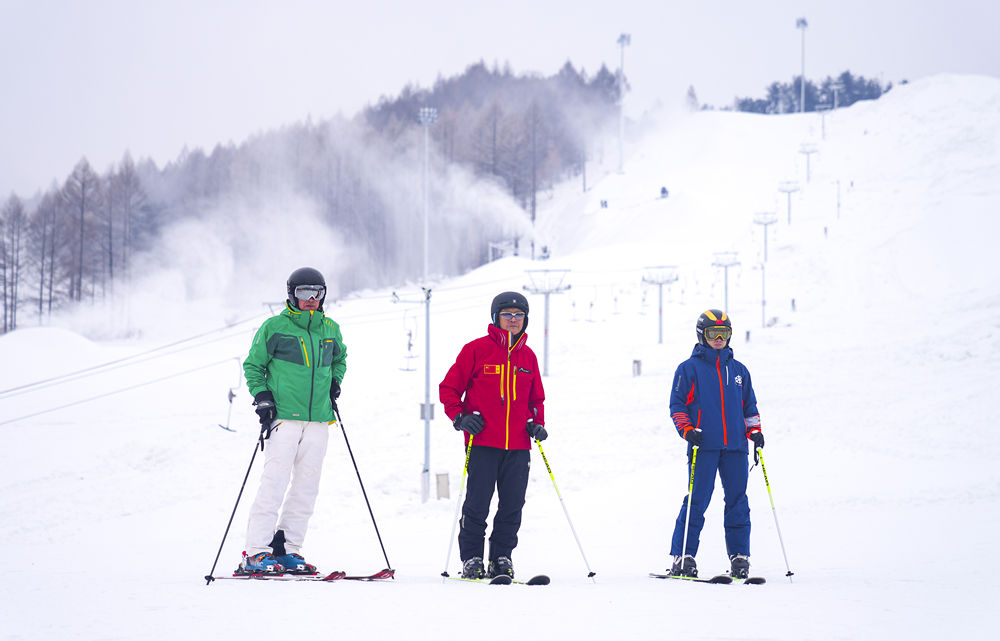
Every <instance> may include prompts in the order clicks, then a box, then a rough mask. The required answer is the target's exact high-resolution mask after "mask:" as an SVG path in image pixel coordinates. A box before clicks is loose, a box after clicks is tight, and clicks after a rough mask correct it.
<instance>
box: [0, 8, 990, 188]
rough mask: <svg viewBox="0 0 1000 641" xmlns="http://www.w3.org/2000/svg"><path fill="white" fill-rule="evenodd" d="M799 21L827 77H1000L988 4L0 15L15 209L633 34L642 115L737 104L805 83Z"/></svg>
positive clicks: (637, 107)
mask: <svg viewBox="0 0 1000 641" xmlns="http://www.w3.org/2000/svg"><path fill="white" fill-rule="evenodd" d="M800 16H801V17H805V18H806V19H807V21H808V23H809V27H808V29H807V30H806V33H805V47H806V76H807V77H808V78H810V79H822V78H824V77H826V76H827V75H836V74H838V73H840V72H841V71H843V70H845V69H850V70H851V71H852V72H853V73H855V74H861V75H864V76H866V77H873V78H877V79H879V80H881V81H882V82H883V83H887V82H890V81H891V82H893V83H897V82H899V81H900V80H902V79H909V80H914V79H917V78H921V77H924V76H928V75H931V74H935V73H942V72H951V73H976V74H985V75H990V76H994V77H1000V47H998V46H997V45H996V44H995V43H996V42H997V41H998V38H997V35H996V30H997V25H998V24H1000V3H997V2H992V1H988V0H949V1H946V2H939V1H936V0H935V1H931V0H912V1H905V0H886V1H879V0H840V1H839V2H837V1H829V0H827V1H804V0H800V1H791V0H789V1H786V0H766V1H764V2H756V3H750V2H745V1H738V0H716V1H715V2H697V1H692V0H689V1H687V2H683V3H681V2H670V1H668V0H645V1H635V0H614V1H612V0H605V1H600V2H599V1H597V0H594V1H588V0H584V1H582V2H581V1H580V0H425V1H424V2H413V1H403V0H395V1H387V0H354V1H351V2H346V1H341V0H327V1H321V0H313V1H309V0H280V1H263V0H261V1H253V0H244V1H238V0H218V1H213V0H148V1H136V0H88V1H86V2H82V1H81V2H77V1H75V0H62V1H57V0H0V154H2V158H0V195H3V196H2V198H3V199H4V200H5V199H6V194H9V193H10V192H11V191H14V192H17V193H18V195H21V196H22V197H30V196H31V195H32V194H34V193H35V191H36V190H37V189H44V188H47V187H48V186H49V185H50V184H51V181H52V180H56V181H58V182H59V183H62V182H63V180H65V177H66V176H67V175H68V174H69V172H70V171H71V170H72V168H73V165H75V164H76V162H77V161H78V160H79V159H80V158H81V157H83V156H86V157H87V158H88V160H90V162H91V164H92V165H93V166H94V168H95V169H96V170H97V171H99V172H104V171H105V170H106V169H108V167H110V166H111V165H112V164H113V163H116V162H117V161H118V160H119V159H120V158H121V156H122V154H123V153H124V152H125V150H129V151H130V152H131V153H132V155H133V157H134V158H136V159H137V160H138V159H140V158H146V157H149V158H152V159H153V160H155V161H156V162H157V164H159V165H161V166H162V164H163V163H164V162H167V161H169V160H172V159H174V158H176V157H177V155H178V154H179V153H180V151H181V150H182V149H183V148H184V147H185V145H186V146H188V147H189V148H194V147H201V148H203V149H204V150H205V151H206V152H210V151H211V149H212V148H213V147H214V146H215V144H216V143H220V142H221V143H227V142H235V143H239V142H241V141H243V140H244V139H246V138H247V137H248V136H250V135H252V134H254V133H256V132H259V131H264V130H268V129H272V128H275V127H278V126H280V125H282V124H289V123H294V122H296V121H300V120H304V119H305V118H306V117H308V116H311V117H312V118H313V120H314V121H315V120H319V119H323V118H328V117H330V116H333V115H336V114H337V113H342V114H344V115H347V116H351V115H354V114H355V113H356V112H357V111H358V110H359V109H361V108H363V107H364V106H365V105H366V104H369V103H374V102H376V101H377V100H378V98H379V97H380V96H382V95H388V96H391V95H395V94H397V93H398V92H399V91H400V90H401V89H402V88H403V87H404V86H405V85H406V84H408V83H410V84H415V85H419V86H421V87H428V86H430V85H431V84H432V83H433V82H434V80H435V78H437V77H438V76H439V75H443V76H451V75H455V74H459V73H461V72H462V71H463V70H464V69H465V68H466V67H467V66H468V65H469V64H471V63H474V62H476V61H478V60H480V59H482V60H485V61H486V62H487V64H492V63H493V62H494V61H496V62H498V63H500V64H501V65H502V64H503V63H504V62H509V63H510V65H511V66H512V68H513V69H514V71H516V72H528V71H531V72H538V73H542V74H545V75H550V74H553V73H555V72H556V71H558V69H559V67H561V66H562V65H563V63H565V62H566V61H567V60H570V61H572V62H573V64H574V65H576V66H577V68H580V67H583V68H584V69H585V70H586V71H587V72H588V73H590V74H593V73H594V72H596V71H597V69H599V68H600V65H601V64H602V63H603V64H607V65H608V67H609V68H611V69H615V68H617V67H618V64H619V57H620V49H619V46H618V44H617V40H618V36H619V34H621V33H628V34H630V35H631V44H630V45H629V46H628V47H627V48H626V49H625V73H626V75H627V76H628V78H629V81H630V82H631V85H632V89H633V91H632V93H630V94H629V96H628V98H627V102H626V111H627V113H629V114H632V115H638V114H640V113H642V111H644V110H646V109H648V108H650V107H651V106H652V105H654V104H655V103H656V102H657V100H662V101H663V102H664V103H668V104H679V103H681V102H682V101H683V98H684V94H685V93H686V91H687V89H688V87H689V86H694V88H695V90H696V92H697V94H698V97H699V99H700V100H701V102H704V103H709V104H712V105H716V106H722V105H727V104H730V103H731V102H732V99H733V97H734V96H737V95H740V96H754V97H762V96H763V94H764V88H765V87H766V86H767V85H768V84H770V83H771V82H773V81H775V80H780V81H783V82H787V81H789V80H791V78H792V77H793V76H795V75H797V74H798V73H799V68H800V64H801V46H802V41H801V37H802V33H801V32H800V31H799V30H798V29H796V27H795V21H796V18H798V17H800ZM438 106H440V105H438Z"/></svg>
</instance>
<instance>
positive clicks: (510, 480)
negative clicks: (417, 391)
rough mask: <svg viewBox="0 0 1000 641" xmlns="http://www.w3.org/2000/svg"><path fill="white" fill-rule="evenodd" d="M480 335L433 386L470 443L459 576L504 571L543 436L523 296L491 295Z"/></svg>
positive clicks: (509, 571)
mask: <svg viewBox="0 0 1000 641" xmlns="http://www.w3.org/2000/svg"><path fill="white" fill-rule="evenodd" d="M490 315H491V319H492V324H491V325H490V326H489V327H488V328H487V334H486V336H483V337H482V338H477V339H476V340H474V341H472V342H471V343H468V344H466V345H465V347H463V348H462V351H461V352H460V353H459V355H458V358H457V359H456V360H455V364H454V365H452V366H451V368H450V369H449V370H448V373H447V375H445V377H444V380H443V381H441V385H440V386H439V393H440V398H441V402H442V403H443V404H444V408H445V413H446V414H447V415H448V418H450V419H452V424H453V425H454V426H455V429H456V430H462V431H464V432H465V445H466V447H469V443H472V446H471V451H470V452H469V466H468V472H469V479H468V489H467V491H466V496H465V503H464V504H463V505H462V519H461V521H460V524H461V529H460V531H459V534H458V547H459V553H460V555H461V557H462V577H463V578H467V579H478V578H483V577H484V576H486V577H489V578H492V577H495V576H498V575H501V574H506V575H508V576H510V577H511V578H513V576H514V567H513V564H512V563H511V560H510V557H511V553H512V552H513V550H514V548H515V547H517V531H518V529H519V528H520V527H521V509H522V508H523V507H524V494H525V491H526V490H527V488H528V469H529V467H530V463H531V459H530V450H531V439H533V438H534V439H537V440H539V441H542V440H545V438H546V437H547V436H548V433H547V432H546V430H545V426H544V423H545V407H544V403H545V390H544V389H543V388H542V377H541V372H539V370H538V359H537V358H535V353H534V352H533V351H531V348H530V347H528V346H527V344H526V342H527V338H528V335H527V334H525V333H524V330H525V328H527V326H528V300H527V299H526V298H525V297H524V296H523V295H522V294H519V293H517V292H503V293H502V294H499V295H498V296H497V297H496V298H494V299H493V305H492V306H491V309H490ZM494 489H496V491H497V495H498V497H499V503H498V505H497V512H496V515H495V516H494V519H493V530H492V532H491V533H490V554H489V567H488V571H487V570H486V568H484V564H483V556H484V554H483V549H484V546H485V544H484V539H485V536H486V517H487V516H489V510H490V502H491V501H492V500H493V491H494Z"/></svg>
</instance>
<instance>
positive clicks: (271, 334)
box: [243, 303, 347, 422]
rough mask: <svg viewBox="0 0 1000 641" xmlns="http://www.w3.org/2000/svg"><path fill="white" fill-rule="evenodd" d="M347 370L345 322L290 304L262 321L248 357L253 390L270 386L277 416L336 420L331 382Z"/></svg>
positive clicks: (246, 367)
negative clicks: (341, 331) (343, 331)
mask: <svg viewBox="0 0 1000 641" xmlns="http://www.w3.org/2000/svg"><path fill="white" fill-rule="evenodd" d="M346 371H347V347H345V346H344V339H343V337H342V336H341V334H340V325H338V324H337V323H336V322H334V321H332V320H330V319H329V318H327V317H326V315H325V314H324V313H323V312H320V311H315V312H303V311H300V310H298V309H295V308H294V307H291V306H290V305H289V304H288V303H285V310H284V311H283V312H281V313H280V314H278V315H277V316H272V317H271V318H269V319H267V320H266V321H264V324H263V325H261V326H260V329H259V330H257V335H256V336H254V338H253V344H251V345H250V354H249V355H248V356H247V359H246V360H245V361H244V362H243V372H244V374H245V375H246V377H247V387H248V388H249V389H250V394H252V395H254V396H256V395H257V394H259V393H260V392H263V391H264V390H271V393H272V394H274V404H275V407H276V409H277V411H278V418H279V419H288V420H292V421H327V422H330V421H333V420H334V418H335V417H334V414H333V405H332V403H331V402H330V387H331V386H332V383H333V381H334V380H336V381H337V384H338V385H339V384H340V383H341V381H343V380H344V373H345V372H346Z"/></svg>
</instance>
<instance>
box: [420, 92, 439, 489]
mask: <svg viewBox="0 0 1000 641" xmlns="http://www.w3.org/2000/svg"><path fill="white" fill-rule="evenodd" d="M437 116H438V112H437V109H435V108H433V107H423V108H421V109H420V124H422V125H423V126H424V286H423V288H422V289H423V292H424V310H425V319H424V339H425V347H424V402H423V404H422V405H421V407H420V417H421V418H422V419H423V420H424V468H423V470H422V472H421V475H420V498H421V500H422V501H423V502H424V503H426V502H427V499H428V497H429V496H430V492H431V419H433V418H434V405H433V404H431V290H430V287H428V285H429V284H430V283H429V282H428V254H429V249H428V245H429V243H430V213H429V212H430V206H429V204H428V203H429V199H430V197H429V188H428V175H429V172H430V167H429V158H430V156H429V148H430V127H431V125H433V124H434V123H435V122H436V121H437Z"/></svg>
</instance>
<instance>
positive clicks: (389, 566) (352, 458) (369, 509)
mask: <svg viewBox="0 0 1000 641" xmlns="http://www.w3.org/2000/svg"><path fill="white" fill-rule="evenodd" d="M333 412H334V414H336V416H337V422H338V423H340V431H341V433H343V435H344V443H347V453H348V454H350V455H351V463H353V464H354V473H355V474H357V475H358V485H360V486H361V494H362V495H363V496H364V497H365V505H367V506H368V514H370V515H371V517H372V525H374V526H375V536H377V537H378V544H379V545H380V546H381V547H382V556H383V557H385V568H386V570H388V571H390V572H393V570H392V564H391V563H389V555H387V554H386V553H385V545H384V544H383V543H382V535H381V534H379V531H378V523H376V522H375V513H374V512H372V504H371V503H370V502H369V501H368V493H367V492H365V484H364V483H363V482H362V481H361V472H359V471H358V462H357V461H356V460H354V452H353V451H351V442H350V441H349V440H347V430H345V429H344V420H343V419H342V418H340V410H339V409H337V406H336V404H334V406H333ZM392 578H393V579H395V578H396V577H395V575H394V576H393V577H392Z"/></svg>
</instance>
